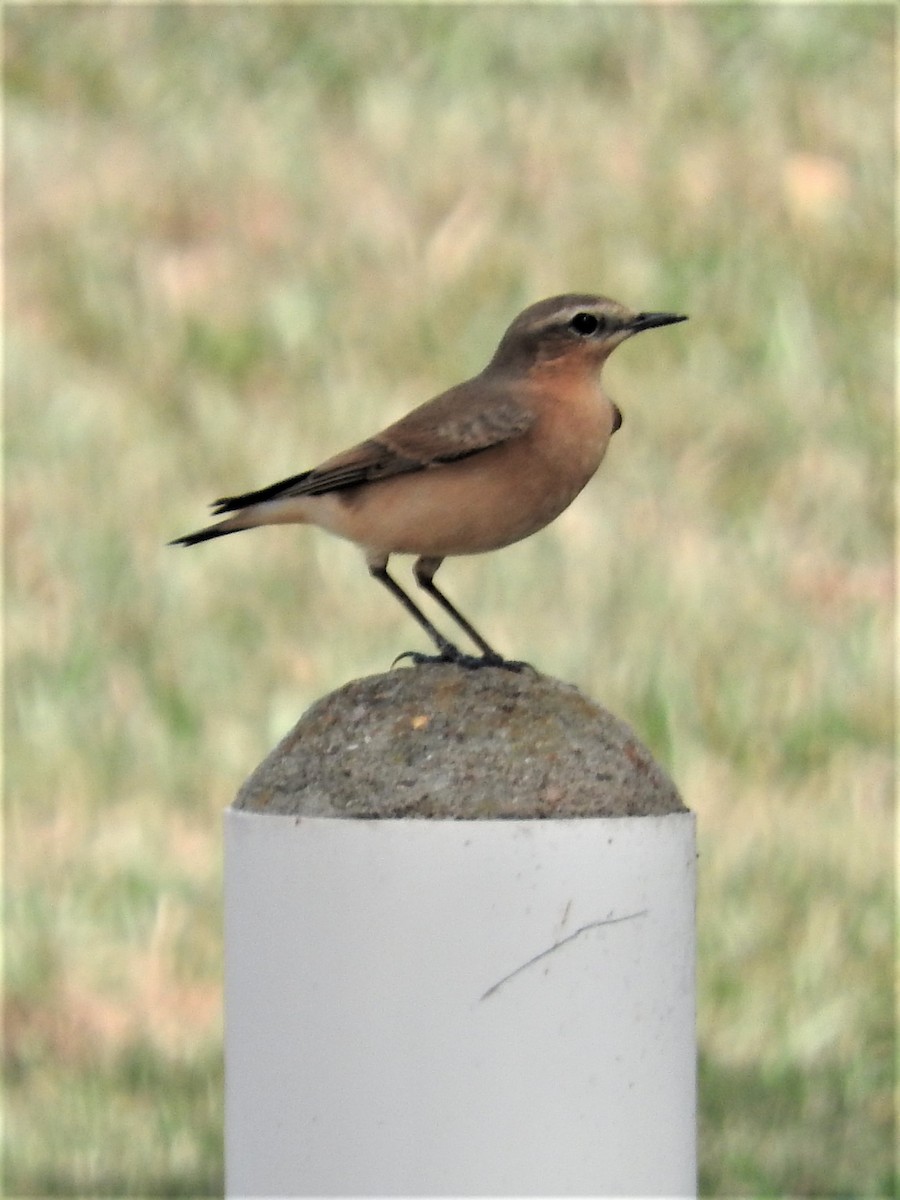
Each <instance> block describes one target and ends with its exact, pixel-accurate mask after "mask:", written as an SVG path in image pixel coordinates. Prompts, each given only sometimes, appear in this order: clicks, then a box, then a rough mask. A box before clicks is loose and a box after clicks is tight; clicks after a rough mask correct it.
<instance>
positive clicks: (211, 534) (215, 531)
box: [168, 525, 240, 546]
mask: <svg viewBox="0 0 900 1200" xmlns="http://www.w3.org/2000/svg"><path fill="white" fill-rule="evenodd" d="M239 532H240V530H238V529H219V528H217V527H216V526H215V525H213V526H212V528H211V529H198V530H197V532H196V533H186V534H185V535H184V537H180V538H175V539H174V541H171V542H169V543H168V544H169V545H170V546H196V545H197V543H198V542H208V541H209V539H210V538H217V537H224V536H225V534H226V533H239Z"/></svg>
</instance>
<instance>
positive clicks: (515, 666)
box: [391, 646, 537, 674]
mask: <svg viewBox="0 0 900 1200" xmlns="http://www.w3.org/2000/svg"><path fill="white" fill-rule="evenodd" d="M405 658H408V659H409V661H410V662H411V663H412V664H413V665H414V666H416V667H419V666H425V665H430V664H439V665H448V666H455V667H462V668H463V669H464V670H466V671H477V670H480V669H481V668H482V667H499V668H500V669H501V670H503V671H515V672H519V671H524V670H528V671H534V670H535V669H534V667H533V666H532V665H531V663H527V662H520V661H519V660H517V659H512V658H501V657H500V655H499V654H480V655H479V654H463V652H462V651H461V650H457V649H456V647H455V646H452V647H451V648H450V649H449V650H442V651H441V653H440V654H422V653H421V652H420V651H418V650H404V651H403V653H402V654H398V655H397V657H396V658H395V659H394V661H393V662H392V663H391V669H393V668H394V667H396V665H397V663H399V662H402V661H403V660H404V659H405ZM535 674H537V672H536V671H535Z"/></svg>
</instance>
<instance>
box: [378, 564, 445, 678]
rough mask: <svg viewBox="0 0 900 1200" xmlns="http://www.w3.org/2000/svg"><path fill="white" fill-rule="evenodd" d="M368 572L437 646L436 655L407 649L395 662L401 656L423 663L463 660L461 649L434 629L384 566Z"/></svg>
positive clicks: (397, 659) (395, 660) (397, 660)
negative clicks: (398, 602)
mask: <svg viewBox="0 0 900 1200" xmlns="http://www.w3.org/2000/svg"><path fill="white" fill-rule="evenodd" d="M369 574H370V575H371V576H372V578H373V579H377V580H378V582H379V583H383V584H384V586H385V587H386V588H387V590H388V591H389V592H390V593H391V595H392V596H395V597H396V598H397V599H398V600H399V601H400V603H401V604H402V605H403V607H404V608H405V609H406V611H407V612H408V613H409V615H410V616H411V617H412V618H413V619H414V620H415V621H417V622H418V623H419V625H421V627H422V628H423V629H424V630H425V632H426V633H427V634H428V636H429V637H430V638H431V640H432V641H433V642H434V644H435V646H437V648H438V654H437V655H429V654H419V653H417V652H416V651H415V650H407V651H406V653H405V654H401V655H400V657H399V658H396V659H394V662H395V663H397V662H399V661H400V659H401V658H411V659H412V660H413V662H415V663H423V662H451V663H455V662H463V661H464V660H465V657H466V656H465V655H464V654H463V653H462V651H461V650H459V649H458V648H457V647H456V646H454V645H453V643H452V642H450V641H448V640H447V638H445V637H444V635H443V634H442V633H441V632H440V630H438V629H436V628H435V627H434V625H432V623H431V622H430V621H429V620H428V618H427V617H426V616H425V614H424V613H423V612H422V610H421V609H420V608H419V606H418V605H417V604H416V603H414V601H413V600H411V599H410V597H409V596H407V594H406V592H404V590H403V588H402V587H401V586H400V584H399V583H397V582H396V580H394V579H392V578H391V577H390V575H388V572H387V567H386V566H380V567H372V566H370V567H369Z"/></svg>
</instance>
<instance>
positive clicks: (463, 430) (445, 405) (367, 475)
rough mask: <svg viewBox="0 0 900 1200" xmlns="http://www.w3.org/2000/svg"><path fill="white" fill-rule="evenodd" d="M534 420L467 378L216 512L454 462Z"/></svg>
mask: <svg viewBox="0 0 900 1200" xmlns="http://www.w3.org/2000/svg"><path fill="white" fill-rule="evenodd" d="M533 422H534V414H533V413H532V412H531V411H530V410H529V409H528V408H526V407H525V405H523V404H522V403H521V402H520V401H519V400H517V399H516V398H515V396H513V395H511V394H510V393H509V391H508V390H507V389H504V388H502V387H498V386H497V385H493V384H489V383H488V382H486V381H485V380H484V379H477V380H469V381H468V382H466V383H461V384H459V385H458V386H457V387H454V388H451V389H450V390H449V391H447V392H442V393H441V395H439V396H435V398H434V399H433V400H429V401H428V402H427V403H426V404H423V405H421V407H419V408H416V409H414V410H413V411H412V412H411V413H409V414H407V416H405V417H403V418H402V419H401V420H399V421H397V422H396V423H395V424H394V425H389V426H388V428H387V429H385V430H384V431H383V432H382V433H379V434H376V435H375V437H372V438H368V439H367V440H366V441H364V442H360V443H359V445H357V446H353V447H352V448H351V449H349V450H345V451H343V452H342V453H341V454H336V455H335V456H334V457H333V458H330V459H328V460H327V462H324V463H322V464H321V466H318V467H315V468H314V469H313V470H311V471H304V472H303V474H301V475H292V476H291V477H290V478H289V479H282V480H280V481H279V482H278V483H273V484H271V485H270V486H269V487H266V488H262V489H261V490H260V491H257V492H247V493H246V494H245V495H243V496H228V497H226V498H225V499H223V500H217V501H216V503H215V506H214V508H215V512H216V513H217V514H218V513H224V512H233V511H235V510H236V509H239V508H245V507H246V506H247V505H249V504H260V503H263V502H265V501H267V500H276V499H284V498H287V497H290V496H320V495H322V494H323V493H325V492H336V491H341V490H343V489H345V488H352V487H358V486H359V485H360V484H364V483H374V482H375V481H376V480H379V479H388V478H390V477H391V476H392V475H403V474H407V473H409V472H411V471H422V470H425V469H426V468H428V467H436V466H439V465H441V464H443V463H450V462H454V461H456V460H458V459H461V458H468V457H469V456H470V455H472V454H478V453H480V452H481V451H482V450H487V449H489V448H490V447H491V446H498V445H500V444H501V443H503V442H508V441H510V440H511V439H512V438H517V437H521V436H522V434H523V433H525V432H526V431H527V430H528V429H529V428H530V426H531V425H532V424H533Z"/></svg>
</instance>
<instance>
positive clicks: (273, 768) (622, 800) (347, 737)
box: [234, 664, 685, 819]
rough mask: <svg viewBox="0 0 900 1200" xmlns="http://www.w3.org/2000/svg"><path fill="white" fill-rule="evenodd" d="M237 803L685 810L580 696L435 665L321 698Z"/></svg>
mask: <svg viewBox="0 0 900 1200" xmlns="http://www.w3.org/2000/svg"><path fill="white" fill-rule="evenodd" d="M234 807H235V808H240V809H247V810H250V811H254V812H266V813H282V814H283V813H288V814H296V815H305V816H316V817H426V818H452V819H476V818H481V819H485V818H500V817H502V818H511V817H519V818H534V817H556V818H560V817H601V816H602V817H606V816H629V815H630V816H645V815H646V816H648V815H661V814H665V813H672V812H684V811H685V806H684V804H683V803H682V801H681V798H680V797H679V795H678V792H677V791H676V789H675V787H674V785H673V783H672V782H671V780H670V779H669V778H668V776H667V775H666V774H665V772H664V771H663V770H662V769H661V768H660V767H659V766H658V765H657V764H656V762H655V761H654V760H653V758H652V757H651V756H650V753H649V751H648V750H647V749H646V748H645V747H644V746H643V745H642V744H641V743H640V742H639V741H638V739H637V737H636V736H635V734H634V733H633V731H632V730H631V729H629V728H628V726H627V725H625V724H624V723H623V722H622V721H620V720H618V718H616V717H614V716H613V715H612V714H611V713H609V712H607V711H606V709H604V708H601V707H600V706H599V705H598V704H595V703H594V702H593V701H591V700H589V699H587V697H586V696H584V695H582V693H581V692H579V691H578V690H577V689H576V688H574V687H572V686H570V685H569V684H565V683H561V682H560V681H559V680H556V679H550V678H547V677H546V676H542V675H538V674H536V673H534V672H532V671H523V672H521V673H519V674H515V673H513V672H510V671H504V670H500V669H497V668H492V667H491V668H483V669H481V670H477V671H467V670H464V669H462V668H460V667H455V666H449V665H448V666H445V665H431V664H428V665H420V666H416V667H412V668H396V669H394V670H392V671H388V672H387V673H386V674H384V675H372V676H369V677H368V678H366V679H356V680H354V681H353V682H352V683H348V684H347V685H346V686H344V687H342V688H339V689H338V690H337V691H336V692H332V693H331V694H330V695H328V696H325V697H323V699H321V700H319V701H318V702H317V703H316V704H314V705H313V706H312V707H311V708H310V709H309V710H308V711H307V712H306V713H305V714H304V715H303V716H302V717H301V718H300V720H299V721H298V722H297V724H296V725H295V726H294V728H293V729H292V730H291V732H290V733H289V734H288V735H287V736H286V737H285V738H284V739H283V740H282V741H281V742H280V743H279V745H278V746H276V748H275V749H274V750H273V751H272V752H271V754H269V755H268V756H267V757H266V758H265V759H264V760H263V762H262V763H261V764H260V765H259V766H258V767H257V769H256V770H255V771H254V772H253V774H252V775H251V776H250V778H249V779H248V780H247V782H246V783H245V784H244V786H243V787H242V788H241V790H240V792H239V793H238V796H237V798H236V800H235V802H234Z"/></svg>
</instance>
